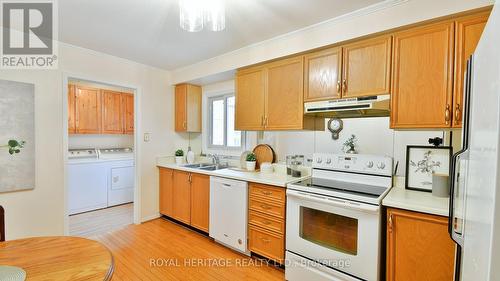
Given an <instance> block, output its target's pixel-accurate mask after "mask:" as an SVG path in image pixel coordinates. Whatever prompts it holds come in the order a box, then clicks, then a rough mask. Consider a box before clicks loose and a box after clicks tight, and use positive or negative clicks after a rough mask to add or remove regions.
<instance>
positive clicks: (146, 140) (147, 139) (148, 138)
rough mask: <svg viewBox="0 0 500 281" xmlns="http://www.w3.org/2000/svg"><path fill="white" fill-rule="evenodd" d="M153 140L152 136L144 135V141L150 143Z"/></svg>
mask: <svg viewBox="0 0 500 281" xmlns="http://www.w3.org/2000/svg"><path fill="white" fill-rule="evenodd" d="M150 140H151V134H150V133H144V141H145V142H148V141H150Z"/></svg>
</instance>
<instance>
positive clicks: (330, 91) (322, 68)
mask: <svg viewBox="0 0 500 281" xmlns="http://www.w3.org/2000/svg"><path fill="white" fill-rule="evenodd" d="M304 63H305V71H304V72H305V73H304V75H305V77H304V83H305V87H304V101H319V100H328V99H335V98H340V89H341V81H342V79H341V68H342V49H341V48H339V47H335V48H331V49H327V50H323V51H319V52H315V53H312V54H308V55H306V56H305V62H304Z"/></svg>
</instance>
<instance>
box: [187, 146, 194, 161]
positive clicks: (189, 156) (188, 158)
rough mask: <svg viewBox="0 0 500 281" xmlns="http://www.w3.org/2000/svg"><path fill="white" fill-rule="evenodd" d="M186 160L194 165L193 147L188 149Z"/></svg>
mask: <svg viewBox="0 0 500 281" xmlns="http://www.w3.org/2000/svg"><path fill="white" fill-rule="evenodd" d="M186 160H187V162H188V164H193V163H194V152H193V151H192V150H191V146H189V147H188V151H187V154H186Z"/></svg>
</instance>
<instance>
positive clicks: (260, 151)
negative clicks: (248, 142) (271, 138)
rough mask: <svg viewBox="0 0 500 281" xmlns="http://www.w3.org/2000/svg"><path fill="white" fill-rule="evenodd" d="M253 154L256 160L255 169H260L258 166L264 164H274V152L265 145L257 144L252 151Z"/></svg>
mask: <svg viewBox="0 0 500 281" xmlns="http://www.w3.org/2000/svg"><path fill="white" fill-rule="evenodd" d="M253 153H254V154H255V157H256V158H257V163H255V169H259V168H260V164H262V163H264V162H269V163H274V159H275V157H274V150H273V149H272V147H270V146H269V145H267V144H259V145H257V146H256V147H255V148H254V149H253Z"/></svg>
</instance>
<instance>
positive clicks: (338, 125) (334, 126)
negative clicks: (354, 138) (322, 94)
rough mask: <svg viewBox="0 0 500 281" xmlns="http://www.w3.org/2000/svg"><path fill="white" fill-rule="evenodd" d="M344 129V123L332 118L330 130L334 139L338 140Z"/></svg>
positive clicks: (329, 122)
mask: <svg viewBox="0 0 500 281" xmlns="http://www.w3.org/2000/svg"><path fill="white" fill-rule="evenodd" d="M343 128H344V122H342V120H341V119H338V118H332V119H330V120H328V130H330V132H332V139H334V140H338V139H339V133H340V131H342V129H343Z"/></svg>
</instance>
